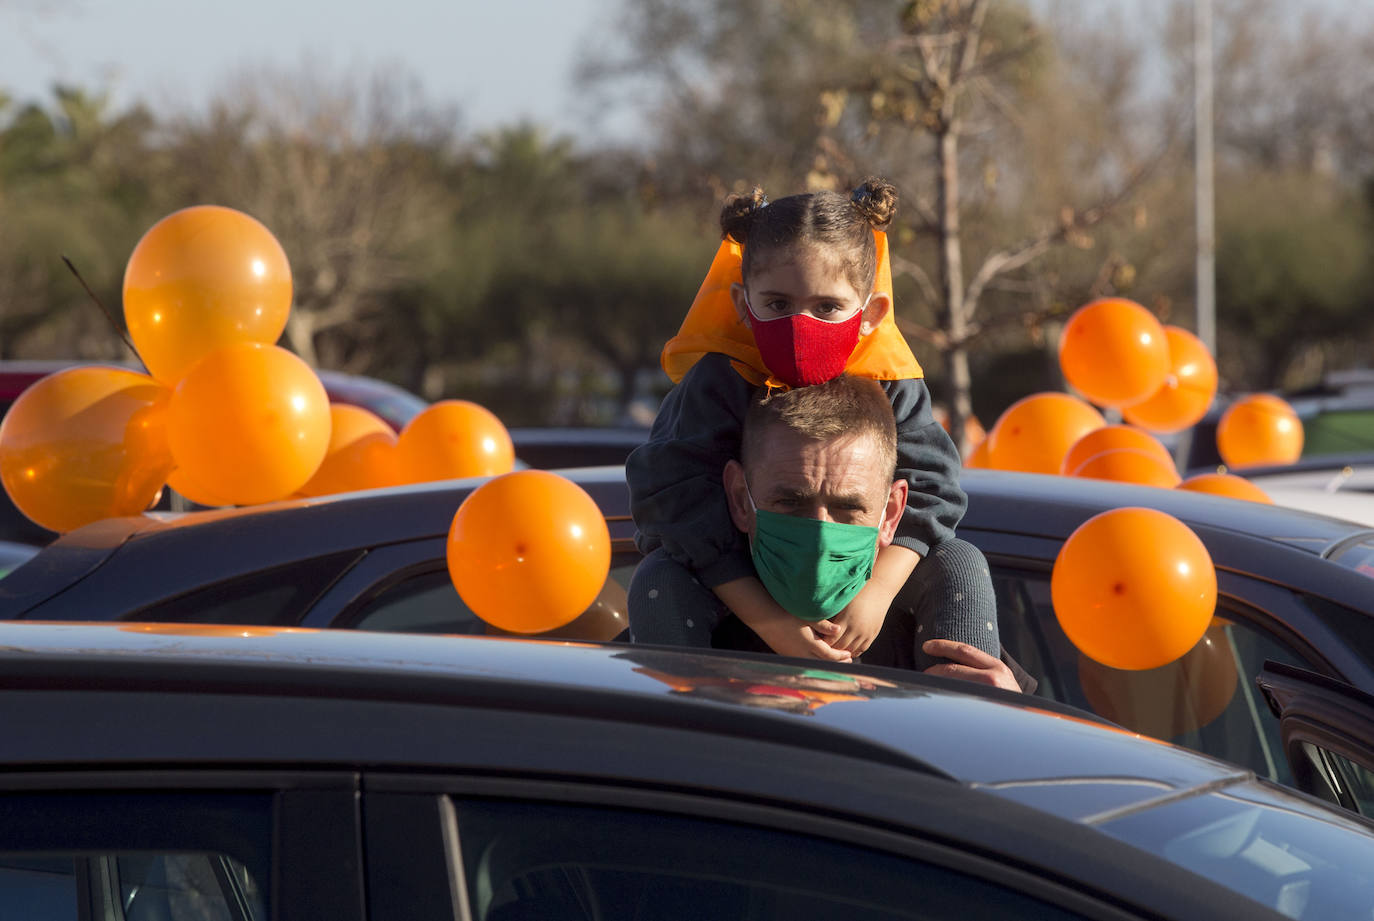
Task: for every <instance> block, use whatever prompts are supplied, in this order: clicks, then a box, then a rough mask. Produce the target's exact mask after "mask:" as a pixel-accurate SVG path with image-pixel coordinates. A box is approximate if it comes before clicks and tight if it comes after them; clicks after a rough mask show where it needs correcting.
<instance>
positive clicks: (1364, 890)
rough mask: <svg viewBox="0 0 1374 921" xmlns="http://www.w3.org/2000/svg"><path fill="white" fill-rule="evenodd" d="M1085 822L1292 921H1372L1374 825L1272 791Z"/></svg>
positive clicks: (1192, 800) (1225, 794)
mask: <svg viewBox="0 0 1374 921" xmlns="http://www.w3.org/2000/svg"><path fill="white" fill-rule="evenodd" d="M1088 822H1089V824H1093V825H1097V826H1098V827H1100V828H1101V829H1102V830H1103V831H1105V832H1106V833H1107V834H1109V835H1112V836H1113V837H1115V838H1120V839H1121V840H1123V841H1126V842H1128V843H1130V844H1133V845H1135V846H1136V847H1140V848H1143V849H1145V850H1147V851H1150V852H1151V853H1153V854H1157V855H1159V856H1160V857H1163V858H1164V859H1166V860H1168V861H1170V862H1171V863H1175V864H1177V865H1179V866H1181V867H1183V868H1185V869H1187V870H1191V871H1193V872H1194V873H1198V874H1201V875H1203V876H1206V877H1208V878H1210V879H1212V880H1215V881H1216V882H1218V883H1220V884H1221V885H1223V886H1226V887H1227V888H1229V889H1233V890H1235V891H1236V892H1239V893H1241V894H1242V895H1246V896H1249V897H1250V898H1252V899H1255V900H1257V901H1259V902H1263V903H1264V904H1265V905H1268V906H1269V907H1271V908H1273V909H1275V910H1277V911H1279V912H1280V913H1282V914H1284V915H1287V916H1288V917H1290V918H1301V919H1309V918H1310V919H1323V921H1327V919H1338V918H1361V919H1368V918H1370V917H1371V916H1374V876H1371V875H1370V873H1369V868H1370V867H1371V866H1374V834H1371V832H1374V826H1372V825H1370V824H1368V823H1366V822H1364V821H1362V820H1360V819H1357V818H1354V817H1347V816H1346V815H1345V814H1343V813H1339V812H1336V811H1335V810H1332V809H1328V808H1324V807H1323V806H1321V805H1320V804H1317V803H1315V801H1313V800H1311V799H1308V798H1306V797H1303V796H1301V795H1299V794H1296V793H1292V792H1290V791H1286V790H1283V789H1282V788H1279V787H1276V786H1273V785H1261V784H1258V783H1257V784H1243V785H1236V786H1233V787H1228V788H1226V789H1224V790H1218V791H1216V792H1213V793H1207V794H1205V795H1202V796H1194V797H1189V798H1187V799H1183V800H1179V801H1176V802H1173V803H1169V804H1166V805H1163V806H1158V807H1155V808H1152V809H1146V810H1143V811H1137V810H1135V809H1132V808H1129V807H1128V808H1125V809H1122V810H1117V811H1114V812H1109V813H1106V814H1103V815H1101V816H1099V817H1097V818H1096V819H1089V820H1088Z"/></svg>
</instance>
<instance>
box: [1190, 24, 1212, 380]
mask: <svg viewBox="0 0 1374 921" xmlns="http://www.w3.org/2000/svg"><path fill="white" fill-rule="evenodd" d="M1193 157H1194V164H1195V171H1196V175H1197V179H1196V187H1195V192H1194V209H1195V212H1196V223H1197V335H1198V338H1199V339H1201V340H1202V342H1203V344H1204V345H1206V346H1207V350H1208V351H1209V352H1211V353H1212V354H1213V355H1216V352H1217V275H1216V245H1217V241H1216V218H1215V215H1214V213H1213V198H1214V196H1213V191H1212V0H1193Z"/></svg>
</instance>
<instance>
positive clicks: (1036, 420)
mask: <svg viewBox="0 0 1374 921" xmlns="http://www.w3.org/2000/svg"><path fill="white" fill-rule="evenodd" d="M1059 360H1060V367H1061V369H1062V371H1063V373H1064V377H1065V379H1066V380H1067V381H1068V383H1069V384H1070V385H1071V386H1072V387H1073V389H1074V390H1076V391H1077V392H1078V393H1080V394H1082V395H1083V397H1086V399H1083V398H1080V397H1078V396H1073V395H1070V394H1067V393H1054V392H1046V393H1036V394H1032V395H1030V396H1028V397H1025V398H1023V399H1021V400H1018V401H1017V402H1016V403H1014V404H1012V405H1011V406H1010V407H1009V408H1008V409H1007V410H1006V411H1005V412H1004V413H1003V414H1002V416H1001V417H1000V418H999V419H998V420H997V421H996V423H995V424H994V425H993V427H992V429H991V431H990V432H989V434H988V437H987V438H986V439H985V440H984V441H983V443H982V444H980V445H978V446H977V447H976V448H975V449H974V451H973V453H972V454H971V455H970V457H969V459H968V461H967V464H968V466H970V467H991V468H996V469H1002V470H1015V471H1023V472H1030V473H1051V474H1060V475H1063V476H1074V477H1087V478H1093V479H1104V480H1114V481H1118V482H1126V483H1135V484H1141V485H1148V486H1156V487H1161V488H1166V489H1169V488H1179V489H1186V490H1192V491H1196V492H1206V493H1213V494H1217V495H1223V496H1229V497H1232V498H1242V499H1248V500H1250V501H1255V502H1268V501H1270V500H1269V498H1268V496H1266V495H1265V494H1264V492H1263V491H1262V490H1260V489H1259V488H1258V487H1256V486H1254V485H1253V484H1251V483H1250V482H1248V481H1247V480H1244V479H1242V478H1240V477H1237V476H1234V475H1231V474H1222V473H1218V474H1208V475H1205V476H1200V477H1193V478H1191V479H1189V480H1186V481H1184V480H1182V478H1181V477H1180V475H1179V473H1178V469H1177V467H1176V465H1175V463H1174V459H1173V457H1172V456H1171V454H1170V453H1169V450H1168V449H1167V448H1166V447H1165V446H1164V445H1163V443H1161V442H1160V440H1159V438H1158V437H1156V435H1155V434H1154V433H1170V432H1176V431H1180V430H1182V429H1184V428H1186V427H1188V426H1191V425H1193V424H1195V423H1196V422H1198V421H1199V420H1200V419H1201V418H1202V416H1203V415H1204V414H1205V413H1206V411H1207V409H1208V408H1209V407H1210V405H1211V403H1212V400H1213V398H1214V397H1215V394H1216V389H1217V369H1216V363H1215V362H1214V361H1213V360H1212V356H1211V355H1210V354H1209V353H1208V351H1207V348H1206V347H1205V346H1204V345H1203V343H1202V342H1201V341H1200V340H1199V339H1198V338H1197V337H1196V336H1194V335H1193V334H1191V333H1189V332H1187V331H1186V330H1183V329H1180V328H1178V327H1175V326H1165V325H1162V324H1161V323H1160V322H1159V321H1158V320H1157V319H1156V318H1155V317H1154V316H1153V315H1152V314H1151V313H1150V312H1149V311H1148V310H1146V309H1145V308H1144V307H1142V306H1141V305H1139V304H1136V303H1134V302H1132V301H1128V300H1124V299H1121V298H1106V299H1102V300H1096V301H1093V302H1091V303H1089V304H1086V305H1084V306H1083V307H1081V308H1080V309H1079V310H1078V311H1076V312H1075V313H1074V315H1073V316H1072V317H1071V318H1070V319H1069V322H1068V323H1067V324H1066V326H1065V329H1064V333H1063V337H1062V339H1061V340H1060V346H1059ZM1097 407H1105V408H1108V409H1111V410H1115V411H1119V412H1120V415H1121V417H1122V418H1123V419H1124V420H1125V423H1124V424H1114V425H1109V424H1107V422H1106V420H1105V419H1104V418H1103V416H1102V414H1101V412H1099V410H1098V409H1097ZM1285 407H1286V404H1282V401H1279V400H1276V399H1275V398H1272V397H1264V398H1258V397H1251V398H1247V399H1245V400H1242V401H1240V402H1238V403H1237V404H1236V405H1235V406H1233V407H1232V408H1231V410H1229V411H1228V413H1227V414H1226V416H1224V417H1223V419H1222V426H1221V428H1220V429H1219V432H1218V447H1220V448H1221V450H1222V457H1223V458H1224V459H1225V460H1226V462H1227V463H1228V464H1231V465H1234V466H1243V465H1248V464H1253V463H1259V462H1264V461H1270V462H1274V461H1277V460H1278V459H1279V458H1280V457H1281V456H1283V455H1284V453H1285V452H1287V453H1288V454H1291V455H1292V456H1293V457H1296V453H1297V451H1298V450H1300V448H1301V425H1300V424H1299V423H1297V420H1296V416H1293V415H1292V413H1291V409H1288V410H1287V412H1285ZM1294 432H1296V436H1294ZM1052 594H1053V600H1054V607H1055V612H1056V614H1057V615H1058V617H1059V619H1060V622H1061V624H1062V625H1063V628H1064V631H1065V633H1066V634H1067V635H1068V636H1069V638H1070V639H1071V640H1072V641H1073V642H1074V643H1075V645H1077V646H1078V648H1079V650H1080V651H1081V652H1082V653H1083V654H1084V655H1085V656H1086V657H1088V660H1089V661H1090V662H1091V663H1092V664H1090V665H1085V666H1084V669H1083V672H1084V676H1088V677H1084V687H1085V689H1088V687H1089V685H1090V684H1092V687H1093V693H1097V694H1098V696H1099V697H1101V698H1102V704H1103V705H1104V706H1106V705H1108V704H1110V703H1111V702H1112V700H1114V699H1115V698H1117V697H1121V698H1122V699H1126V698H1127V697H1129V695H1123V694H1118V693H1117V692H1118V691H1119V690H1120V687H1121V686H1122V682H1123V681H1125V680H1126V679H1122V678H1119V677H1113V676H1112V674H1111V673H1112V672H1113V671H1114V670H1132V671H1135V670H1154V669H1163V670H1164V671H1162V672H1160V674H1159V675H1155V676H1153V677H1152V678H1151V679H1150V680H1152V681H1154V682H1155V683H1156V684H1160V685H1161V686H1162V685H1163V684H1167V683H1169V682H1174V683H1177V682H1179V681H1183V680H1184V679H1183V678H1182V677H1180V676H1188V675H1193V673H1194V672H1195V671H1196V670H1197V669H1196V667H1195V663H1194V664H1190V665H1188V666H1187V668H1183V666H1182V665H1180V664H1179V663H1178V662H1176V660H1178V659H1179V657H1180V656H1184V654H1185V653H1188V652H1189V650H1190V649H1194V648H1195V647H1199V644H1200V642H1201V637H1202V635H1203V632H1204V631H1205V629H1206V625H1207V623H1208V622H1209V621H1210V619H1211V616H1212V609H1213V607H1214V605H1215V594H1216V574H1215V571H1214V570H1213V568H1212V564H1211V560H1210V558H1209V557H1208V555H1207V551H1206V549H1205V548H1204V547H1203V545H1202V543H1201V541H1199V540H1198V538H1197V537H1196V535H1194V534H1193V533H1192V532H1191V531H1190V530H1189V529H1188V528H1187V527H1186V526H1185V525H1183V524H1182V523H1181V522H1179V521H1177V520H1176V519H1173V518H1170V517H1169V516H1167V515H1164V514H1163V513H1159V512H1152V511H1150V510H1147V509H1117V510H1114V511H1112V512H1108V513H1104V514H1103V515H1100V516H1098V517H1097V518H1094V519H1092V520H1091V521H1089V522H1087V523H1085V524H1084V525H1083V526H1082V527H1081V528H1079V529H1078V531H1076V532H1075V533H1074V535H1073V536H1072V537H1070V539H1069V540H1068V541H1067V542H1066V543H1065V545H1064V548H1063V551H1062V552H1061V553H1060V555H1059V559H1058V560H1057V561H1056V563H1055V567H1054V574H1053V580H1052ZM1190 655H1194V658H1199V659H1200V658H1202V653H1196V654H1190ZM1171 663H1172V664H1171ZM1168 669H1173V670H1172V671H1168ZM1165 672H1167V674H1165ZM1232 677H1233V678H1234V675H1233V676H1232ZM1090 678H1091V680H1089V679H1090ZM1130 680H1131V681H1134V682H1135V683H1136V684H1138V683H1139V680H1137V679H1130ZM1188 680H1190V681H1194V679H1192V678H1189V679H1188ZM1198 680H1200V679H1198ZM1194 683H1196V681H1194ZM1221 685H1226V687H1227V688H1229V687H1231V686H1233V685H1234V681H1231V682H1230V684H1229V685H1228V684H1227V683H1226V682H1225V681H1224V680H1223V681H1220V682H1219V683H1218V688H1219V690H1218V693H1217V695H1216V696H1217V697H1218V699H1219V700H1220V699H1221V698H1222V696H1223V694H1222V691H1221V690H1220V688H1221ZM1132 686H1134V685H1132ZM1229 699H1230V698H1229V694H1227V695H1225V700H1229ZM1221 705H1222V706H1224V701H1222V704H1221ZM1217 712H1219V708H1218V711H1217ZM1214 715H1215V714H1214V713H1208V714H1200V715H1199V714H1193V718H1194V720H1195V721H1202V722H1205V721H1206V720H1208V719H1211V718H1212V717H1213V716H1214ZM1137 716H1138V715H1132V717H1131V719H1132V720H1136V718H1137ZM1159 716H1160V714H1158V713H1154V714H1146V715H1143V716H1139V721H1140V722H1141V724H1142V725H1145V724H1149V726H1150V728H1151V730H1152V731H1154V730H1156V729H1158V728H1159V727H1160V726H1161V725H1162V722H1163V721H1162V720H1161V719H1159V718H1158V717H1159ZM1175 722H1177V721H1175ZM1160 731H1162V730H1160Z"/></svg>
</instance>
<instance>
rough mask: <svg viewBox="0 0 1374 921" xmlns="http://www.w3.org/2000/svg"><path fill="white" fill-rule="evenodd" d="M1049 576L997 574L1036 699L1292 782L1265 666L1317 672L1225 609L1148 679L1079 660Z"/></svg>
mask: <svg viewBox="0 0 1374 921" xmlns="http://www.w3.org/2000/svg"><path fill="white" fill-rule="evenodd" d="M1049 579H1050V574H1049V572H1047V571H1030V570H1020V569H1012V568H1008V567H1004V566H997V565H994V566H993V585H994V588H995V590H996V592H997V602H998V624H999V631H1000V634H1001V639H1002V644H1003V645H1004V646H1005V647H1006V648H1007V650H1008V651H1009V652H1010V653H1011V654H1012V656H1014V657H1015V658H1016V660H1017V661H1018V662H1020V663H1021V665H1022V667H1024V668H1025V669H1026V670H1027V671H1028V672H1030V673H1031V674H1032V675H1033V676H1035V677H1036V678H1037V679H1039V682H1040V683H1039V687H1038V688H1037V689H1036V694H1037V695H1039V696H1042V697H1047V698H1050V699H1052V700H1057V701H1060V702H1063V703H1067V704H1071V705H1073V706H1076V707H1082V708H1083V709H1086V710H1091V711H1093V712H1094V713H1097V714H1098V715H1100V716H1103V717H1105V718H1106V719H1109V720H1111V721H1113V722H1115V723H1118V724H1120V725H1122V726H1124V727H1126V728H1128V729H1131V730H1134V731H1136V732H1139V733H1141V734H1142V735H1148V736H1152V737H1154V738H1159V739H1163V740H1165V741H1169V742H1173V743H1175V744H1178V745H1184V746H1187V747H1188V748H1192V749H1195V750H1197V751H1202V752H1206V753H1207V754H1210V755H1215V756H1217V757H1220V758H1224V759H1226V760H1228V761H1232V762H1235V763H1237V764H1242V765H1244V766H1246V767H1248V768H1250V769H1251V770H1253V771H1254V772H1255V773H1256V774H1258V775H1260V776H1261V777H1267V778H1269V779H1270V780H1276V781H1279V782H1281V783H1290V782H1291V781H1292V775H1291V772H1290V770H1289V767H1288V763H1287V760H1286V759H1285V758H1284V756H1283V746H1282V742H1281V739H1280V735H1279V724H1278V720H1277V719H1276V718H1274V717H1273V716H1272V715H1271V714H1270V713H1269V710H1268V708H1267V707H1266V706H1265V704H1264V701H1263V700H1261V699H1260V698H1259V696H1258V693H1257V692H1256V690H1255V688H1254V686H1253V681H1252V680H1251V679H1252V678H1253V676H1255V675H1257V674H1259V672H1260V670H1261V668H1262V667H1263V665H1264V662H1265V661H1266V660H1269V659H1272V660H1274V661H1279V662H1285V663H1288V664H1292V665H1301V666H1303V667H1306V668H1319V667H1318V666H1315V665H1314V664H1313V663H1311V662H1308V661H1307V660H1306V659H1304V658H1303V657H1302V656H1301V655H1300V654H1299V653H1298V652H1297V651H1296V650H1294V649H1293V648H1291V647H1290V646H1288V644H1286V643H1285V642H1283V641H1282V640H1280V639H1279V638H1278V637H1277V636H1275V635H1273V634H1271V633H1269V632H1268V631H1266V630H1263V629H1261V628H1260V627H1258V626H1256V625H1255V624H1254V623H1253V622H1251V621H1250V620H1249V619H1247V618H1245V617H1243V616H1242V615H1241V612H1238V611H1228V610H1227V608H1226V606H1225V604H1223V605H1222V606H1220V607H1219V608H1218V612H1217V614H1218V616H1217V617H1215V618H1213V621H1212V624H1211V626H1210V627H1209V628H1208V630H1207V633H1206V635H1205V636H1204V637H1203V639H1202V641H1200V642H1199V644H1198V646H1197V647H1195V648H1194V649H1193V650H1192V651H1191V652H1189V653H1188V654H1187V655H1185V656H1184V657H1183V658H1182V659H1180V660H1179V661H1178V662H1175V663H1171V664H1170V665H1166V666H1164V667H1163V668H1158V669H1147V670H1145V671H1123V670H1120V669H1114V668H1108V667H1106V666H1104V665H1100V664H1099V663H1097V662H1094V661H1092V660H1091V659H1088V658H1086V657H1085V656H1083V655H1082V654H1080V653H1079V652H1078V650H1077V649H1076V648H1075V647H1074V645H1073V644H1072V643H1071V642H1070V641H1069V638H1068V637H1067V636H1066V635H1065V634H1064V631H1063V630H1062V629H1061V628H1060V626H1059V622H1058V620H1056V618H1055V616H1054V608H1053V605H1052V604H1051V601H1050V584H1049Z"/></svg>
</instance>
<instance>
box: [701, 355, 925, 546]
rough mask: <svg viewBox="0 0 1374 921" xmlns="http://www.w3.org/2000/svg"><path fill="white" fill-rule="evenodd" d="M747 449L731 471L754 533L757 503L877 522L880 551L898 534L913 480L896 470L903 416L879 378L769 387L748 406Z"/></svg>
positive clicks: (732, 497) (735, 501) (732, 488)
mask: <svg viewBox="0 0 1374 921" xmlns="http://www.w3.org/2000/svg"><path fill="white" fill-rule="evenodd" d="M740 453H741V457H740V460H738V461H730V462H729V463H728V464H726V467H725V471H724V479H725V490H726V496H727V499H728V501H729V503H730V514H731V517H732V518H733V519H734V522H735V525H736V527H738V528H739V529H740V530H741V531H744V532H745V533H747V534H750V535H751V536H752V535H753V534H754V528H755V515H754V508H755V507H757V508H759V509H762V510H764V511H768V512H774V513H776V514H779V515H790V516H794V517H802V518H815V519H819V520H822V521H835V522H840V523H842V524H856V525H864V526H868V527H876V528H878V541H877V545H876V546H875V548H874V552H875V553H876V551H877V550H878V549H879V548H881V547H885V546H887V545H888V544H890V543H891V542H892V537H893V534H895V533H896V529H897V522H898V521H899V520H900V518H901V515H902V509H903V508H904V507H905V506H906V494H907V483H906V480H904V479H896V478H895V473H896V467H897V431H896V423H895V422H894V421H893V417H892V404H891V402H890V401H889V400H888V398H887V394H886V393H884V392H883V388H882V386H881V385H879V384H878V382H877V381H872V380H868V379H865V378H857V377H850V376H849V375H841V376H839V377H837V378H834V379H832V380H829V381H826V382H825V383H823V384H816V385H814V386H810V387H799V388H796V389H793V390H788V391H783V392H776V391H775V392H771V393H769V392H761V393H760V394H759V395H757V396H756V397H755V398H754V399H753V400H752V401H751V402H750V405H749V409H748V411H747V413H746V414H745V419H744V428H743V436H742V445H741V451H740ZM751 496H752V502H751V501H750V498H751Z"/></svg>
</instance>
